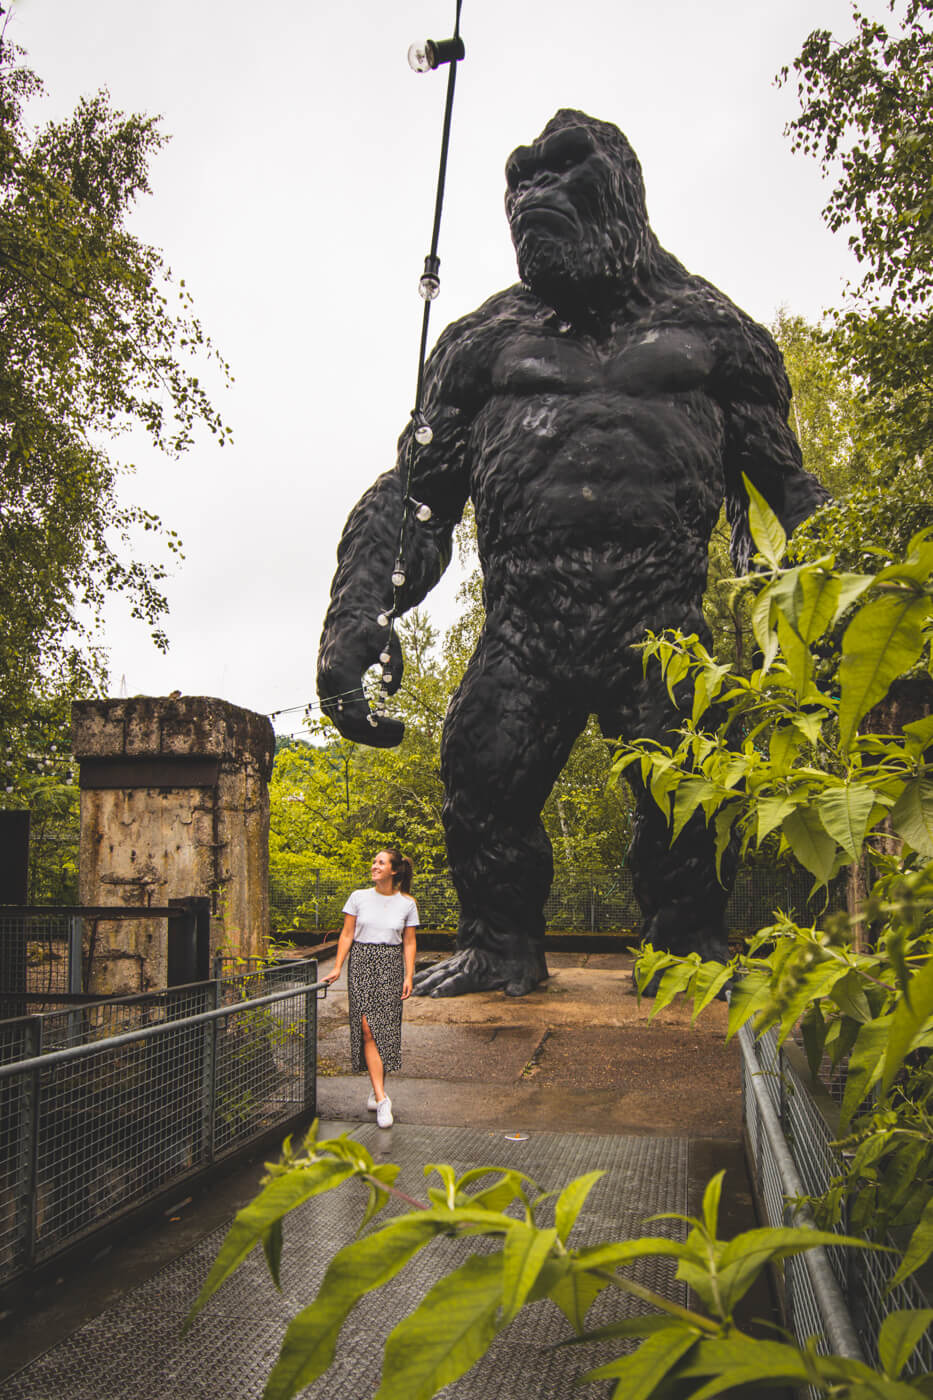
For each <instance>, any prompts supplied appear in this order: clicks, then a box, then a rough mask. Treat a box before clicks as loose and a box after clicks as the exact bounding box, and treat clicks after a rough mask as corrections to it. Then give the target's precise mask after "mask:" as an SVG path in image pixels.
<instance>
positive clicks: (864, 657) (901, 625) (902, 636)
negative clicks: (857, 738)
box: [839, 588, 930, 750]
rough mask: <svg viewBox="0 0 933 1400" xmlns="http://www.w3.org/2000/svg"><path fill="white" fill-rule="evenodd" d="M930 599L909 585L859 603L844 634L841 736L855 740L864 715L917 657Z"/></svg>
mask: <svg viewBox="0 0 933 1400" xmlns="http://www.w3.org/2000/svg"><path fill="white" fill-rule="evenodd" d="M929 614H930V600H929V599H928V598H926V597H922V596H921V597H918V596H917V594H916V593H915V592H913V591H912V590H910V589H906V588H905V589H902V590H899V591H898V592H897V593H894V594H891V593H886V594H883V595H882V596H881V597H880V598H874V599H872V600H871V602H869V603H866V604H865V606H864V607H862V608H860V609H859V611H858V612H857V613H856V615H855V617H854V618H853V619H852V621H851V622H850V623H849V625H848V627H847V628H846V630H845V634H844V636H843V639H842V662H841V664H840V667H839V686H840V701H839V741H840V744H841V746H842V748H843V750H847V749H849V748H850V747H851V745H852V740H853V737H854V735H855V731H856V729H857V728H858V725H859V721H860V720H861V719H863V718H864V716H865V715H866V714H867V713H868V711H869V710H870V709H871V707H872V706H873V705H876V704H877V703H878V701H879V700H883V699H884V697H885V695H887V693H888V688H889V686H890V685H891V682H892V681H893V680H895V679H896V677H898V676H900V675H903V673H904V672H905V671H907V670H909V668H910V667H911V666H913V664H914V662H915V661H916V660H917V658H918V656H919V655H920V652H921V650H922V648H923V624H924V623H925V622H926V620H927V618H928V617H929Z"/></svg>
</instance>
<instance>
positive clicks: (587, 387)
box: [492, 327, 714, 407]
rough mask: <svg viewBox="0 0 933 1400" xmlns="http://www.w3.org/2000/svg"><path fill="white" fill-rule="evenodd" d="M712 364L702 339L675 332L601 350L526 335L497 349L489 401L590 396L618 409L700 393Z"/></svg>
mask: <svg viewBox="0 0 933 1400" xmlns="http://www.w3.org/2000/svg"><path fill="white" fill-rule="evenodd" d="M713 364H714V356H713V352H712V349H711V347H710V346H709V345H708V344H707V343H706V342H705V340H704V339H703V337H702V336H700V335H698V334H696V333H692V332H690V331H688V330H685V329H680V328H677V327H662V328H657V329H653V328H647V329H644V330H626V331H625V332H624V333H618V334H617V335H616V336H614V337H613V338H612V339H611V340H610V341H608V342H607V343H605V344H602V345H597V344H595V343H592V342H589V341H586V340H581V339H578V338H576V337H574V336H573V335H572V334H571V333H567V334H565V335H560V334H559V333H558V334H551V335H547V336H545V335H541V334H534V333H531V332H528V333H521V334H518V335H516V336H514V337H513V338H512V339H511V340H510V341H509V342H508V343H507V344H506V345H505V346H503V347H502V348H501V350H500V352H499V354H498V356H497V358H496V360H495V363H494V365H493V370H492V389H493V394H494V395H504V396H507V397H517V398H529V397H531V398H536V397H538V396H540V395H550V394H562V395H566V396H568V397H569V398H572V399H581V398H582V399H587V398H588V397H590V396H593V397H594V398H597V399H601V400H604V401H607V402H610V403H611V402H613V401H614V402H616V403H617V404H618V405H619V406H620V407H624V404H625V401H626V400H628V399H639V398H654V397H656V396H668V395H671V394H682V393H689V392H690V391H696V390H698V389H702V387H703V385H704V384H705V382H706V381H707V379H708V378H709V375H710V372H711V370H712V368H713Z"/></svg>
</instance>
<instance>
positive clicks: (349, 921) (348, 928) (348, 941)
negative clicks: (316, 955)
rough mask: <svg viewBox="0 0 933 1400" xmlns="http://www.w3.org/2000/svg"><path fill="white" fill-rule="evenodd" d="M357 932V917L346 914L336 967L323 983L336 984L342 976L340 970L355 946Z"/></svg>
mask: <svg viewBox="0 0 933 1400" xmlns="http://www.w3.org/2000/svg"><path fill="white" fill-rule="evenodd" d="M355 932H356V915H355V914H344V916H343V928H342V929H341V930H340V937H339V938H338V939H337V953H336V956H335V957H334V965H333V967H332V968H331V970H330V972H328V973H327V975H326V976H324V977H322V978H321V981H322V982H336V980H337V978H338V977H339V976H340V969H341V968H342V967H343V965H344V962H345V961H346V959H347V955H348V953H349V952H350V949H351V948H352V946H353V935H354V933H355Z"/></svg>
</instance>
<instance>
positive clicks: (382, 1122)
mask: <svg viewBox="0 0 933 1400" xmlns="http://www.w3.org/2000/svg"><path fill="white" fill-rule="evenodd" d="M393 1121H394V1120H393V1118H392V1100H391V1099H390V1098H389V1096H388V1094H387V1095H386V1097H385V1098H384V1099H383V1100H382V1101H381V1103H378V1104H377V1105H376V1122H377V1123H378V1124H379V1126H380V1128H391V1126H392V1123H393Z"/></svg>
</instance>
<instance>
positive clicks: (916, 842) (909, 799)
mask: <svg viewBox="0 0 933 1400" xmlns="http://www.w3.org/2000/svg"><path fill="white" fill-rule="evenodd" d="M889 815H890V821H891V825H892V826H893V827H894V830H895V831H896V832H897V834H898V836H900V837H901V838H902V839H903V840H904V841H906V842H907V844H908V845H909V846H913V848H914V850H915V851H919V852H920V854H921V855H922V856H926V858H927V860H930V859H933V779H930V778H914V779H913V781H912V782H909V783H908V784H907V786H906V787H905V788H904V791H903V792H902V793H901V795H900V797H899V798H898V799H897V801H896V802H895V804H894V806H893V807H892V808H891V811H890V814H889Z"/></svg>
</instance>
